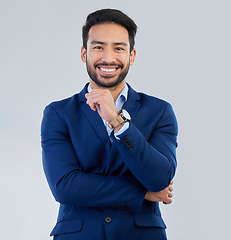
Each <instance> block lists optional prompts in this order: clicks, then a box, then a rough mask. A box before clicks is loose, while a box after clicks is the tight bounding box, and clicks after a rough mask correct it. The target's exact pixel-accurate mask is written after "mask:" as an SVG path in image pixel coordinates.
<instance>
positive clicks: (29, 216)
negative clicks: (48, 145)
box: [0, 0, 231, 240]
mask: <svg viewBox="0 0 231 240" xmlns="http://www.w3.org/2000/svg"><path fill="white" fill-rule="evenodd" d="M106 7H110V8H119V9H121V10H122V11H124V12H125V13H127V14H128V15H129V16H130V17H132V18H133V19H134V20H135V22H136V23H137V25H138V27H139V29H138V34H137V38H136V49H137V58H136V62H135V64H134V65H133V66H132V68H131V71H130V73H129V75H128V78H127V81H128V82H129V83H130V84H131V85H132V86H133V88H135V89H136V90H137V91H143V92H146V93H148V94H151V95H154V96H157V97H160V98H163V99H165V100H167V101H169V102H170V103H171V104H172V105H173V108H174V110H175V113H176V115H177V118H178V122H179V138H178V141H179V148H178V150H177V154H178V170H177V174H176V177H175V181H174V188H175V190H174V201H173V204H172V205H170V206H164V205H162V204H161V208H162V212H163V216H164V219H165V221H166V223H167V225H168V229H167V234H168V237H169V239H170V240H195V239H201V240H202V239H203V240H204V239H211V240H213V239H214V240H215V239H216V240H217V239H228V238H229V237H228V236H229V227H230V226H229V225H230V218H229V215H230V213H231V211H230V180H229V179H230V177H229V176H230V160H231V159H230V158H231V157H230V133H231V132H230V123H231V119H230V103H231V101H230V100H231V98H230V84H229V82H230V81H231V44H230V43H231V32H230V29H231V14H230V12H231V11H230V10H231V3H230V1H228V0H227V1H223V0H219V1H213V0H208V1H206V0H200V1H199V0H194V1H185V0H182V1H177V0H176V1H174V0H166V1H156V0H150V1H147V0H142V1H124V0H123V1H121V0H117V1H116V2H115V1H110V0H105V1H103V0H98V1H77V0H65V1H64V0H38V1H33V0H27V1H26V0H15V1H13V0H0V63H1V68H0V78H1V85H0V90H1V102H0V104H1V113H0V131H1V132H0V136H1V141H0V161H1V168H0V188H1V189H0V235H1V239H4V240H8V239H18V240H31V239H33V240H48V239H50V238H49V232H50V230H51V228H52V227H53V225H54V224H55V221H56V216H57V210H58V204H57V203H56V202H55V201H54V199H53V197H52V196H51V193H50V190H49V188H48V185H47V182H46V180H45V177H44V174H43V170H42V164H41V147H40V123H41V119H42V112H43V109H44V107H45V106H46V105H47V104H48V103H50V102H51V101H54V100H59V99H62V98H66V97H69V96H71V95H73V94H75V93H76V92H79V91H80V90H81V89H82V87H83V86H84V84H85V83H86V82H87V81H88V76H87V74H86V70H85V65H84V64H83V63H82V62H81V60H80V48H81V44H82V42H81V27H82V25H83V24H84V21H85V18H86V16H87V14H89V13H90V12H92V11H94V10H96V9H100V8H106Z"/></svg>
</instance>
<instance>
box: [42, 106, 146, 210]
mask: <svg viewBox="0 0 231 240" xmlns="http://www.w3.org/2000/svg"><path fill="white" fill-rule="evenodd" d="M41 144H42V159H43V168H44V171H45V175H46V178H47V181H48V184H49V187H50V189H51V191H52V194H53V196H54V197H55V199H56V201H58V202H60V203H62V204H69V205H74V206H78V207H129V208H131V210H134V211H137V210H139V209H141V207H142V204H143V199H144V195H145V188H144V187H143V186H142V185H141V184H140V183H139V181H137V179H136V178H135V177H133V176H102V175H94V174H90V173H85V172H83V171H81V168H80V166H79V165H78V159H77V156H76V153H75V151H74V148H73V146H72V143H71V139H70V136H69V134H68V130H67V129H66V128H65V126H64V124H63V122H62V120H61V118H60V117H59V115H58V114H57V112H56V110H55V108H53V106H51V105H49V106H48V107H46V109H45V110H44V116H43V120H42V125H41Z"/></svg>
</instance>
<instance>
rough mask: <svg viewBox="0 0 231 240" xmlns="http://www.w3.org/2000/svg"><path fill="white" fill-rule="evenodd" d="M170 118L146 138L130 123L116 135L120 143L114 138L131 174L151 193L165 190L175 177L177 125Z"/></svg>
mask: <svg viewBox="0 0 231 240" xmlns="http://www.w3.org/2000/svg"><path fill="white" fill-rule="evenodd" d="M166 115H167V114H166ZM169 115H170V116H171V117H172V116H173V113H172V114H171V113H170V114H169ZM167 117H168V115H167V116H166V118H167ZM169 118H170V117H168V121H167V123H166V121H165V119H163V121H162V123H160V127H159V128H156V129H155V130H153V132H152V133H151V135H150V136H149V138H148V139H146V138H145V137H144V134H143V133H142V132H140V131H139V130H138V129H137V128H136V126H135V125H134V124H132V123H130V126H129V128H128V129H127V130H126V131H125V132H123V133H122V134H121V135H119V138H120V140H118V139H116V138H114V139H113V140H114V141H115V144H116V146H117V148H118V151H119V152H120V154H121V155H123V156H124V157H123V159H124V161H125V163H126V165H127V166H128V168H129V169H130V170H131V172H132V173H133V175H134V176H135V177H136V178H137V179H138V181H139V182H140V183H142V184H143V186H145V187H146V188H147V189H148V190H150V191H151V192H159V191H161V190H163V189H165V188H166V187H167V186H168V185H169V184H170V182H171V180H172V179H173V177H174V174H175V169H176V147H177V143H176V135H177V125H176V122H175V121H174V118H173V120H172V121H170V120H171V119H170V120H169ZM161 124H162V126H161ZM112 137H113V136H112Z"/></svg>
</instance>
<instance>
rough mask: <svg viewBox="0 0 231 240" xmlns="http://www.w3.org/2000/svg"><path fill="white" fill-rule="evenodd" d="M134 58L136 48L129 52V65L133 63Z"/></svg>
mask: <svg viewBox="0 0 231 240" xmlns="http://www.w3.org/2000/svg"><path fill="white" fill-rule="evenodd" d="M135 58H136V50H135V49H133V50H132V51H131V53H130V66H132V65H133V63H134V61H135Z"/></svg>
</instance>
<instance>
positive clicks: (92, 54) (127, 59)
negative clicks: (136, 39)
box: [81, 23, 136, 88]
mask: <svg viewBox="0 0 231 240" xmlns="http://www.w3.org/2000/svg"><path fill="white" fill-rule="evenodd" d="M135 55H136V51H135V50H134V49H133V50H132V51H131V52H130V44H129V35H128V31H127V29H126V28H124V27H122V26H120V25H118V24H114V23H105V24H98V25H95V26H93V27H91V28H90V31H89V33H88V41H87V50H86V49H85V48H84V47H82V49H81V58H82V61H83V62H85V63H86V65H87V72H88V74H89V76H90V81H93V82H94V83H95V84H96V85H98V86H100V87H104V88H111V87H115V86H117V85H119V84H120V83H121V82H123V81H125V77H126V75H127V73H128V70H129V67H130V65H132V64H133V62H134V60H135Z"/></svg>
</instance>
